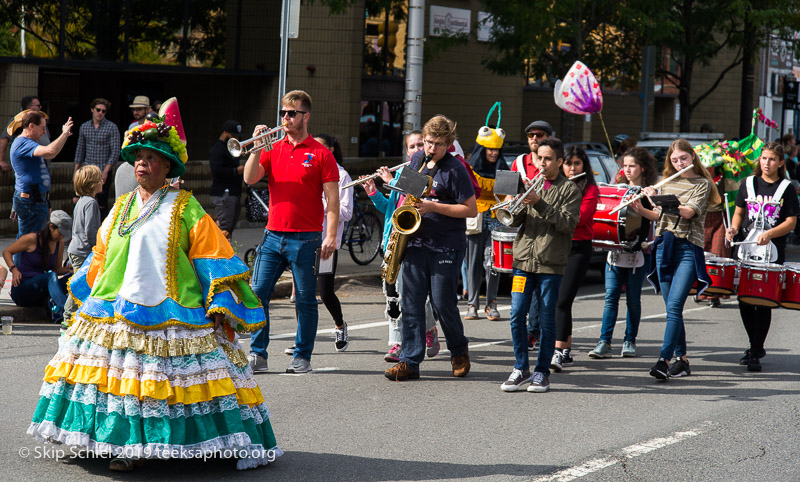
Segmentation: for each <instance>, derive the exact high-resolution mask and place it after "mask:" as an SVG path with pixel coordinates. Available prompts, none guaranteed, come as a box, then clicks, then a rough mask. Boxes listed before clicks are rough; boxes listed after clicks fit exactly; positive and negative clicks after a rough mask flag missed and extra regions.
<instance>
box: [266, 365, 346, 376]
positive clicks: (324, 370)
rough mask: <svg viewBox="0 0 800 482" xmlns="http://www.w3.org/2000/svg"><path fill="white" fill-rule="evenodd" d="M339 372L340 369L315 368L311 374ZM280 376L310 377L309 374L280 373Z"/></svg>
mask: <svg viewBox="0 0 800 482" xmlns="http://www.w3.org/2000/svg"><path fill="white" fill-rule="evenodd" d="M337 370H339V367H322V368H314V369H312V370H311V372H310V373H316V372H335V371H337ZM278 375H281V376H285V377H302V376H303V375H308V373H279V374H278Z"/></svg>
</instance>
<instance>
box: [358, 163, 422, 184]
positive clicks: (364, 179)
mask: <svg viewBox="0 0 800 482" xmlns="http://www.w3.org/2000/svg"><path fill="white" fill-rule="evenodd" d="M410 163H411V161H406V162H404V163H402V164H398V165H396V166H394V167H390V168H389V172H394V171H396V170H398V169H400V168H403V167H406V166H407V165H409V164H410ZM378 176H380V174H378V173H377V172H376V173H375V174H370V175H369V176H367V177H364V178H361V179H356V180H355V181H352V182H348V183H347V184H345V185H344V186H342V189H347V188H349V187H353V186H355V185H356V184H361V183H363V182H365V181H369V180H370V179H375V178H376V177H378Z"/></svg>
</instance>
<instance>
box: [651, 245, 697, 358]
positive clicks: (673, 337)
mask: <svg viewBox="0 0 800 482" xmlns="http://www.w3.org/2000/svg"><path fill="white" fill-rule="evenodd" d="M663 247H664V245H663V244H659V245H658V248H657V249H656V270H657V272H658V278H659V280H660V282H661V296H662V297H663V298H664V304H665V305H666V307H667V327H666V329H665V330H664V344H663V345H662V346H661V358H663V359H665V360H668V361H669V360H671V359H672V355H675V356H676V357H682V356H684V355H686V328H685V327H684V325H683V305H684V304H685V303H686V298H688V297H689V290H690V289H692V284H693V283H694V282H695V280H696V279H697V273H696V271H695V266H694V252H693V251H694V248H693V247H692V243H690V242H689V241H686V240H684V239H675V242H674V244H673V248H674V251H675V252H674V253H673V254H672V264H671V266H670V268H671V269H672V270H673V272H672V280H670V281H666V282H665V281H664V277H663V275H662V269H661V260H662V259H663V257H664V253H663Z"/></svg>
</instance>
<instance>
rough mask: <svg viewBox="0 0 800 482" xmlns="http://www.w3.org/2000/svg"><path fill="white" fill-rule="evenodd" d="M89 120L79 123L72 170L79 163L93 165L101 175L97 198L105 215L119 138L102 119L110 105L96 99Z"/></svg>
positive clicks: (114, 126) (113, 126) (104, 118)
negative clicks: (101, 186)
mask: <svg viewBox="0 0 800 482" xmlns="http://www.w3.org/2000/svg"><path fill="white" fill-rule="evenodd" d="M89 107H90V110H91V112H92V120H88V121H86V122H84V123H83V124H81V128H80V131H79V136H78V147H77V149H75V171H77V170H78V167H80V166H81V165H82V164H90V165H93V166H97V167H99V168H100V170H101V171H102V172H103V190H102V191H101V192H100V194H98V195H97V204H98V205H100V214H101V216H102V217H105V216H106V215H107V214H108V186H109V185H110V184H111V180H112V179H113V176H112V175H111V170H112V169H113V168H114V164H116V162H117V159H119V150H120V147H119V146H120V136H119V128H118V127H117V125H116V124H114V123H113V122H111V121H110V120H108V119H106V113H107V112H108V109H109V108H111V102H109V101H107V100H106V99H103V98H98V99H95V100H93V101H92V103H91V104H90V106H89Z"/></svg>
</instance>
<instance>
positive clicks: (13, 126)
mask: <svg viewBox="0 0 800 482" xmlns="http://www.w3.org/2000/svg"><path fill="white" fill-rule="evenodd" d="M20 104H21V105H22V112H20V113H19V114H17V115H16V116H14V118H13V119H11V122H9V124H8V128H7V129H6V130H4V131H3V132H2V133H0V170H2V171H3V172H6V171H8V170H9V169H10V168H11V164H9V163H8V162H6V160H5V156H6V148H7V147H8V146H9V144H11V142H12V141H13V140H14V139H15V138H16V137H17V136H18V135H20V133H21V132H22V114H23V112H25V111H26V110H35V111H37V112H41V110H42V103H41V102H40V101H39V98H38V97H36V96H35V95H26V96H25V97H23V98H22V102H21V103H20ZM44 118H45V119H48V117H47V114H45V115H44ZM38 142H39V145H42V146H46V145H48V144H50V133H49V132H48V131H47V129H45V132H44V134H43V135H42V136H41V137H40V138H39V141H38Z"/></svg>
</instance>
